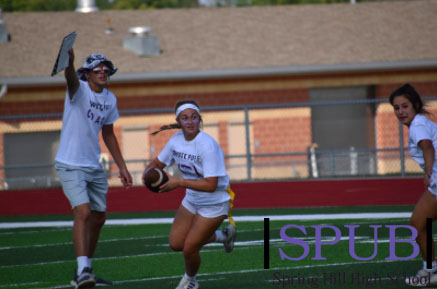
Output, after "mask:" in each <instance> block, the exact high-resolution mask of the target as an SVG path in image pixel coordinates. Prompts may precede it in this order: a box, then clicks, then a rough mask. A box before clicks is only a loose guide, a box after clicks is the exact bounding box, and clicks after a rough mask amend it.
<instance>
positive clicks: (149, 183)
mask: <svg viewBox="0 0 437 289" xmlns="http://www.w3.org/2000/svg"><path fill="white" fill-rule="evenodd" d="M167 181H168V176H167V174H166V172H164V171H163V170H162V169H160V168H152V169H150V170H148V171H147V172H146V175H145V176H144V182H145V184H146V187H147V188H148V189H149V190H151V191H152V192H154V193H159V187H160V186H162V185H163V184H165V183H166V182H167Z"/></svg>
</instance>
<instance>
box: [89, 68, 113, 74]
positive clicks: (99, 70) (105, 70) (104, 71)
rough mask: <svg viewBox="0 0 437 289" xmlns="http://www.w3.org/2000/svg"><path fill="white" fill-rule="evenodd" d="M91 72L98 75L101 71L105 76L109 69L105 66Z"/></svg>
mask: <svg viewBox="0 0 437 289" xmlns="http://www.w3.org/2000/svg"><path fill="white" fill-rule="evenodd" d="M91 71H92V72H94V73H95V74H99V73H100V72H101V71H103V73H105V74H109V72H110V71H111V69H109V68H108V67H106V66H103V68H102V67H96V68H93V69H92V70H91Z"/></svg>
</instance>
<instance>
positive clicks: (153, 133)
mask: <svg viewBox="0 0 437 289" xmlns="http://www.w3.org/2000/svg"><path fill="white" fill-rule="evenodd" d="M180 128H181V126H180V125H179V124H178V123H172V124H166V125H163V126H161V127H160V128H159V130H157V131H154V132H152V133H151V135H157V134H158V133H160V132H161V131H163V130H168V129H180Z"/></svg>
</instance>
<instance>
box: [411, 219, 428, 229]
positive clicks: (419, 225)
mask: <svg viewBox="0 0 437 289" xmlns="http://www.w3.org/2000/svg"><path fill="white" fill-rule="evenodd" d="M410 226H412V227H414V228H415V229H416V230H417V232H418V233H420V232H422V231H425V230H426V219H423V220H422V219H421V218H414V217H412V218H411V219H410Z"/></svg>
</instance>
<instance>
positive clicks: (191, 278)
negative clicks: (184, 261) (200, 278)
mask: <svg viewBox="0 0 437 289" xmlns="http://www.w3.org/2000/svg"><path fill="white" fill-rule="evenodd" d="M184 277H185V279H188V280H190V281H196V275H194V276H192V277H190V276H188V275H187V272H185V276H184Z"/></svg>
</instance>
